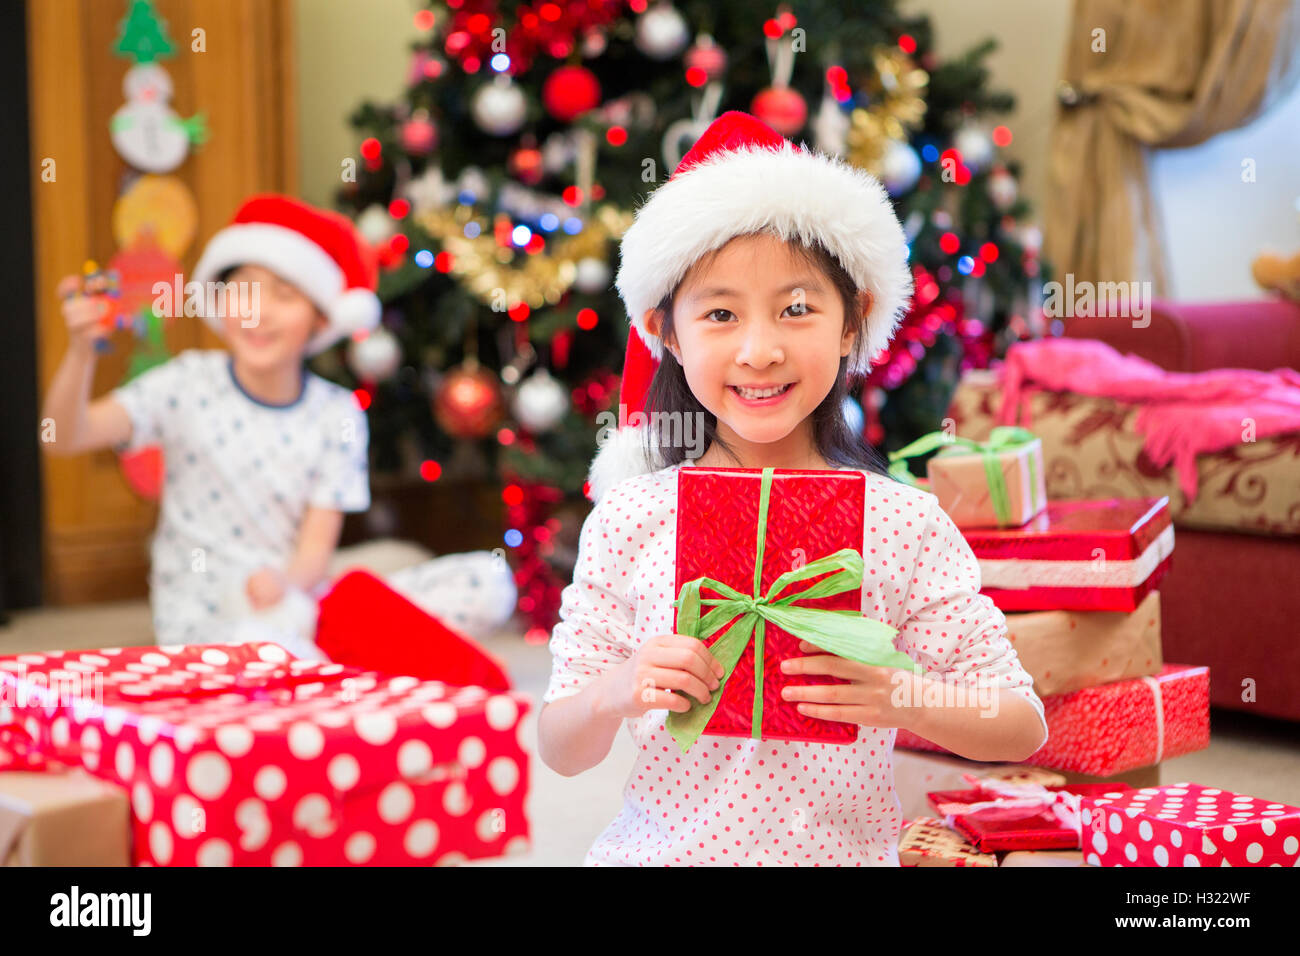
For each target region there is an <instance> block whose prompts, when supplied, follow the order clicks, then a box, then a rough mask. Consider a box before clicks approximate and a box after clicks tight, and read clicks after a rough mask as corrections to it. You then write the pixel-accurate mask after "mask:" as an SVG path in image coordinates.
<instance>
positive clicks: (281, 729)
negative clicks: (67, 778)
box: [0, 643, 530, 866]
mask: <svg viewBox="0 0 1300 956" xmlns="http://www.w3.org/2000/svg"><path fill="white" fill-rule="evenodd" d="M76 653H78V655H79V660H78V663H80V664H83V665H84V666H85V667H87V668H89V669H90V670H89V671H87V672H86V673H91V674H99V673H103V674H104V675H106V676H105V680H104V682H103V689H102V695H101V696H100V699H99V700H97V701H91V700H89V699H88V698H85V697H82V696H74V697H73V698H72V699H71V700H69V701H67V702H66V703H62V702H59V703H55V704H54V705H53V706H51V707H49V708H48V712H47V707H46V704H45V702H44V700H43V699H39V698H36V696H35V695H34V694H27V693H24V694H23V695H22V699H24V700H30V701H31V703H30V705H26V706H23V707H18V708H15V707H12V706H10V704H9V703H8V702H9V701H11V700H18V699H20V698H19V695H18V694H17V693H15V691H16V690H17V689H18V687H19V686H20V684H21V682H22V681H23V679H24V675H27V674H30V673H31V672H33V671H35V670H41V671H43V672H44V673H45V674H46V675H47V676H46V683H48V673H49V672H50V671H53V670H55V669H58V668H60V667H63V663H64V662H62V661H61V660H60V658H61V657H62V656H63V655H62V652H50V653H46V654H42V655H25V657H26V658H27V660H23V661H19V660H18V659H17V658H0V700H4V701H6V704H5V705H4V710H3V713H2V714H0V716H3V717H5V718H6V719H5V723H8V722H10V721H12V722H14V723H16V724H18V725H20V726H21V727H22V728H23V729H24V731H25V732H26V733H27V734H28V735H30V736H31V737H32V739H33V740H34V741H38V742H39V745H38V746H36V747H35V748H34V752H33V754H32V756H31V758H30V759H29V760H28V765H31V766H35V765H37V762H38V761H45V760H47V759H51V760H57V761H59V762H61V763H67V764H72V765H76V764H80V765H81V766H82V767H84V768H85V769H86V770H88V771H90V772H91V773H94V774H96V775H98V776H100V777H102V778H104V779H106V780H109V781H111V782H113V783H115V784H119V785H121V786H123V787H124V788H125V789H126V790H127V792H128V793H129V794H130V807H131V812H132V818H133V822H132V826H133V840H132V854H133V857H132V862H133V863H135V864H136V865H149V866H154V865H157V866H195V865H198V866H231V865H233V866H250V865H251V866H267V865H274V866H303V865H306V866H322V865H329V866H333V865H342V864H366V865H380V866H392V865H411V864H418V865H428V864H430V863H433V864H443V863H445V862H451V861H455V860H458V859H459V860H469V859H475V858H479V857H484V856H500V855H503V854H504V853H506V852H507V848H510V851H511V852H520V850H521V848H526V847H527V845H528V842H529V824H528V819H527V816H526V815H525V812H524V801H525V797H526V795H527V791H528V754H527V750H526V749H525V745H524V740H523V735H522V733H521V727H522V725H523V723H524V721H525V718H526V717H527V714H528V709H529V707H530V701H529V699H528V698H527V697H526V696H524V695H522V694H517V693H515V692H510V691H505V692H498V693H488V692H487V691H485V690H483V689H482V688H460V687H455V686H448V685H444V684H442V683H440V682H437V681H419V680H416V679H413V678H398V679H392V678H388V677H381V676H380V675H376V674H372V673H368V672H364V671H360V670H358V669H355V668H344V667H342V666H340V665H337V664H327V663H322V662H319V661H300V660H293V659H290V658H288V657H287V656H286V655H285V654H284V653H283V651H282V650H281V649H279V648H277V647H275V646H274V645H270V644H261V643H249V644H213V645H190V646H167V647H149V648H139V647H137V648H113V649H108V650H100V651H97V652H94V653H91V652H76ZM146 658H147V659H148V663H147V664H146V663H145V659H146ZM195 665H197V666H195ZM64 670H65V671H66V670H67V668H66V667H64ZM113 675H123V678H122V679H121V680H110V679H108V678H109V677H111V676H113ZM22 686H23V687H24V688H25V687H29V686H32V684H30V683H27V684H22ZM88 686H93V685H88ZM6 740H7V738H4V737H0V767H10V766H11V759H12V758H11V755H10V754H9V748H8V747H7V746H6Z"/></svg>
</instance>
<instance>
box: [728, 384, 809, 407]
mask: <svg viewBox="0 0 1300 956" xmlns="http://www.w3.org/2000/svg"><path fill="white" fill-rule="evenodd" d="M797 384H798V382H786V383H785V384H784V385H748V386H746V385H728V386H727V388H729V389H730V390H731V391H732V393H733V394H735V396H736V400H737V401H739V402H740V404H742V405H744V406H745V407H746V408H770V407H772V406H773V405H779V404H781V402H783V401H785V399H786V398H788V397H789V395H790V392H791V390H793V389H794V387H795V385H797Z"/></svg>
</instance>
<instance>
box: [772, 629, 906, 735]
mask: <svg viewBox="0 0 1300 956" xmlns="http://www.w3.org/2000/svg"><path fill="white" fill-rule="evenodd" d="M799 650H801V651H803V652H805V653H808V654H812V655H814V656H811V657H792V658H789V659H787V660H784V661H782V662H781V673H783V674H790V675H800V674H826V675H829V676H831V677H842V678H844V679H845V680H847V681H849V683H847V684H808V685H803V686H800V685H786V686H785V687H784V688H783V689H782V691H781V698H782V699H783V700H790V701H799V702H800V703H799V705H798V709H799V713H801V714H804V715H806V716H808V717H818V718H820V719H822V720H840V721H844V722H845V723H849V724H861V725H863V726H866V727H906V726H907V725H908V722H910V719H911V717H912V716H913V714H914V712H915V711H914V708H909V707H907V706H905V705H906V704H907V703H911V702H919V701H920V700H921V699H922V696H921V690H920V683H919V682H920V681H921V680H922V678H921V677H920V676H919V675H917V674H913V673H911V672H910V671H906V670H902V669H900V668H897V667H874V666H872V665H871V664H860V663H858V662H857V661H850V660H847V659H845V658H843V657H839V656H837V655H835V654H831V653H829V652H827V651H824V650H822V649H821V648H820V647H818V646H817V645H815V644H810V643H809V642H808V641H800V642H799ZM908 681H917V682H918V683H917V684H915V685H913V686H912V687H903V684H904V683H905V682H908ZM896 701H897V702H898V703H897V704H896V703H895V702H896Z"/></svg>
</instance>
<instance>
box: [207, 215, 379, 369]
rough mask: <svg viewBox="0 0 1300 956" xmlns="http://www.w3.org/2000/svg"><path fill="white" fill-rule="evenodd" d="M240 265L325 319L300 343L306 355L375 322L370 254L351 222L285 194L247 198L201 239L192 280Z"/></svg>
mask: <svg viewBox="0 0 1300 956" xmlns="http://www.w3.org/2000/svg"><path fill="white" fill-rule="evenodd" d="M240 265H258V266H263V267H265V268H267V269H270V270H271V271H272V272H274V273H275V274H276V275H278V276H280V277H281V278H283V279H286V280H287V281H289V282H292V283H293V284H294V285H296V286H297V287H298V288H299V290H301V292H302V293H303V295H305V296H307V298H309V299H311V301H312V302H314V303H315V304H316V305H317V307H319V308H320V310H321V311H322V312H323V313H325V317H326V319H328V320H329V325H328V326H326V328H325V329H324V331H322V332H320V333H319V334H317V335H316V337H315V338H313V339H312V340H311V341H310V342H308V343H307V354H308V355H316V354H317V353H319V352H323V351H324V350H325V349H327V348H329V347H330V346H331V345H333V344H334V343H335V342H338V341H339V340H340V339H342V338H344V337H346V336H349V335H352V334H353V333H356V332H368V331H370V330H371V329H373V328H374V327H375V326H377V325H378V324H379V316H380V313H381V311H382V308H381V306H380V303H379V297H378V296H377V295H375V289H376V288H377V287H378V284H379V266H378V263H377V260H376V256H375V252H374V250H373V249H372V248H371V247H370V245H369V244H368V243H367V242H366V241H365V239H363V238H362V237H361V235H360V233H358V232H357V230H356V227H355V226H353V225H352V221H351V220H350V219H348V218H347V217H346V216H343V215H341V214H339V213H336V212H331V211H330V210H327V209H318V208H316V207H315V206H312V205H309V204H308V203H305V202H302V201H301V200H298V199H294V198H292V197H290V196H281V195H276V194H273V193H268V194H265V195H260V196H253V197H252V198H250V199H248V200H246V201H245V202H244V204H243V205H242V206H240V207H239V209H238V210H237V211H236V212H235V217H234V219H233V220H231V224H230V225H229V226H226V227H225V228H224V229H222V230H221V231H220V232H218V233H217V234H216V235H215V236H213V237H212V238H211V239H210V240H209V241H208V244H207V247H206V248H205V249H204V250H203V255H202V256H200V257H199V262H198V265H196V266H195V267H194V272H193V274H192V275H191V279H192V281H195V282H199V283H202V284H204V285H206V284H207V283H208V282H215V281H217V280H218V279H219V277H220V276H221V273H222V272H224V271H225V270H226V269H230V268H232V267H234V266H240ZM205 298H206V297H205ZM203 318H204V320H205V321H206V322H207V323H208V325H210V326H212V328H213V329H215V330H216V331H217V332H218V333H220V332H221V331H222V327H221V317H220V316H219V315H214V314H210V313H207V312H205V314H204V316H203Z"/></svg>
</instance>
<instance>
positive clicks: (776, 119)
mask: <svg viewBox="0 0 1300 956" xmlns="http://www.w3.org/2000/svg"><path fill="white" fill-rule="evenodd" d="M749 111H750V112H751V113H753V114H754V115H755V116H757V117H758V118H759V119H760V120H762V121H763V122H764V123H766V124H767V125H768V126H770V127H772V129H774V130H776V131H777V132H778V133H780V134H781V135H782V136H794V135H795V134H796V133H798V132H799V130H801V129H803V127H804V124H805V123H806V122H808V104H807V103H806V102H804V98H803V96H802V95H801V94H800V93H799V92H797V91H796V90H792V89H790V88H789V87H788V86H769V87H768V88H767V89H765V90H762V91H761V92H760V93H759V94H758V95H757V96H755V97H754V102H753V103H752V104H750V107H749Z"/></svg>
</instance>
